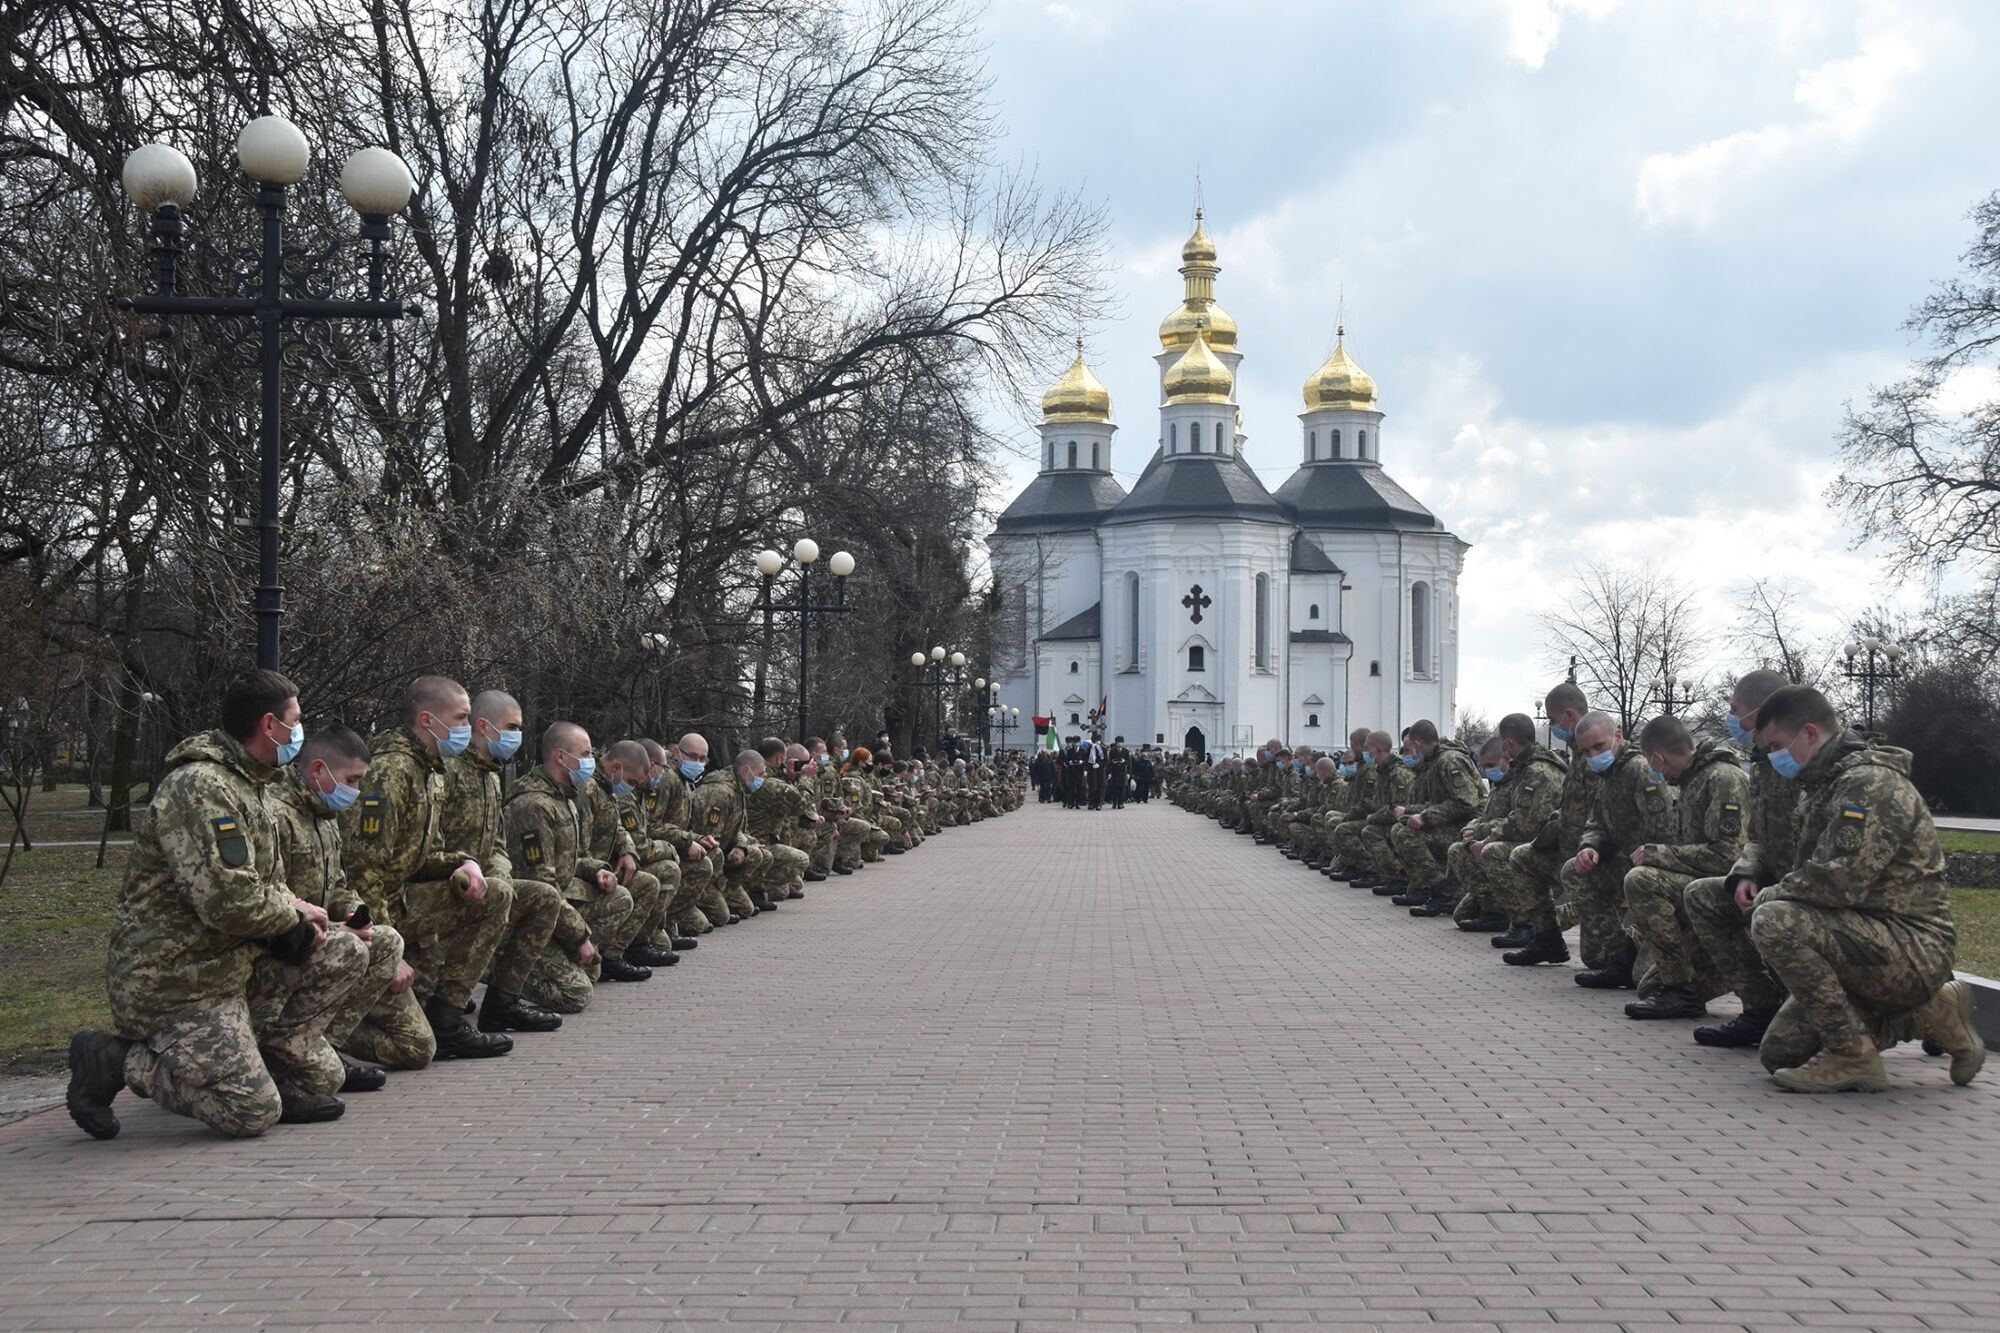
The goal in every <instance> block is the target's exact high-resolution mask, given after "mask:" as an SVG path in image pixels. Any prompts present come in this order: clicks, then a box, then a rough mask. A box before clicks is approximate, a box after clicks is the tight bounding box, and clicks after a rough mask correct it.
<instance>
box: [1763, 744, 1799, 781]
mask: <svg viewBox="0 0 2000 1333" xmlns="http://www.w3.org/2000/svg"><path fill="white" fill-rule="evenodd" d="M1764 757H1765V758H1766V759H1769V760H1770V761H1771V770H1772V771H1773V772H1775V773H1776V774H1777V775H1778V776H1779V777H1781V778H1783V779H1785V780H1786V781H1787V782H1790V781H1791V780H1792V779H1794V778H1796V777H1798V775H1799V774H1800V773H1801V772H1802V771H1803V770H1804V769H1805V765H1804V764H1802V763H1800V762H1799V761H1798V760H1796V759H1794V758H1792V752H1791V751H1790V750H1788V749H1785V748H1783V747H1780V748H1778V749H1776V750H1773V751H1771V752H1770V753H1769V754H1767V755H1765V756H1764Z"/></svg>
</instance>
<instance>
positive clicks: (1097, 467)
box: [1090, 440, 1103, 471]
mask: <svg viewBox="0 0 2000 1333" xmlns="http://www.w3.org/2000/svg"><path fill="white" fill-rule="evenodd" d="M1102 447H1103V446H1102V445H1100V444H1099V443H1098V442H1097V441H1096V440H1092V441H1091V442H1090V466H1091V470H1092V471H1101V470H1102V468H1103V465H1102V464H1100V463H1099V462H1098V461H1097V459H1098V453H1097V451H1098V450H1099V449H1100V448H1102Z"/></svg>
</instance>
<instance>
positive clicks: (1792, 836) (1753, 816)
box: [1729, 746, 1799, 885]
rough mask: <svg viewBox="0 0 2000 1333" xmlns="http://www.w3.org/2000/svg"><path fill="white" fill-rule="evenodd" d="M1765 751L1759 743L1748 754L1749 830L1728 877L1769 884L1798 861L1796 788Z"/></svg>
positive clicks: (1797, 799)
mask: <svg viewBox="0 0 2000 1333" xmlns="http://www.w3.org/2000/svg"><path fill="white" fill-rule="evenodd" d="M1767 754H1768V752H1767V751H1766V750H1764V749H1763V747H1761V746H1759V747H1758V748H1757V749H1755V750H1753V751H1751V754H1750V763H1751V769H1750V834H1749V837H1748V838H1747V839H1746V840H1745V842H1744V844H1743V850H1742V851H1740V852H1738V853H1737V854H1736V864H1735V865H1733V866H1731V867H1730V868H1729V874H1730V877H1731V878H1737V877H1742V878H1747V879H1752V880H1755V881H1756V882H1757V883H1758V884H1760V885H1763V884H1771V883H1775V882H1776V881H1777V880H1779V879H1782V878H1783V877H1784V875H1785V872H1787V871H1789V870H1790V869H1791V868H1792V867H1793V866H1795V865H1797V864H1798V857H1799V814H1798V811H1799V788H1798V784H1797V783H1795V782H1793V781H1791V780H1790V779H1789V778H1781V777H1779V776H1778V770H1777V769H1775V768H1772V767H1771V761H1770V759H1769V758H1768V757H1767Z"/></svg>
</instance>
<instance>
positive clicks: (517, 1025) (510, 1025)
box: [479, 986, 562, 1032]
mask: <svg viewBox="0 0 2000 1333" xmlns="http://www.w3.org/2000/svg"><path fill="white" fill-rule="evenodd" d="M561 1026H562V1015H561V1014H558V1013H556V1012H554V1011H553V1010H549V1009H544V1008H542V1007H541V1006H540V1005H538V1004H529V1003H528V1002H527V1001H526V1000H524V999H522V998H521V997H520V996H518V995H509V994H508V993H507V992H506V991H502V990H495V989H493V987H491V986H488V987H487V988H486V998H485V999H484V1000H482V1001H481V1002H480V1005H479V1030H480V1031H481V1032H506V1031H508V1030H509V1029H512V1030H513V1031H515V1032H554V1031H555V1030H556V1029H557V1028H559V1027H561Z"/></svg>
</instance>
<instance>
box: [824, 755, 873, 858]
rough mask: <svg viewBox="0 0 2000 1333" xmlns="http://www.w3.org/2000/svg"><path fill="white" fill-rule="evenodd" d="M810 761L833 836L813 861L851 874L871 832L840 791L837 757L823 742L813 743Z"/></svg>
mask: <svg viewBox="0 0 2000 1333" xmlns="http://www.w3.org/2000/svg"><path fill="white" fill-rule="evenodd" d="M813 755H814V758H813V762H814V764H815V766H816V767H817V768H818V769H819V775H818V777H817V778H816V779H815V781H816V782H817V783H818V785H819V799H820V804H819V809H820V813H821V814H822V815H824V816H825V817H826V820H827V824H828V827H829V829H830V830H831V831H832V832H833V833H834V836H833V837H831V838H829V839H828V840H827V844H826V845H825V846H823V847H822V848H821V849H820V860H819V861H818V862H817V864H818V865H819V867H820V868H821V869H822V870H827V871H830V872H832V873H833V874H836V875H851V874H853V873H854V870H855V867H856V866H858V865H859V864H860V863H861V854H862V852H863V850H864V849H865V848H866V846H867V843H868V839H869V837H870V836H871V835H872V834H873V833H874V829H873V828H871V827H870V825H869V824H868V821H867V820H865V819H862V818H861V817H860V815H859V813H858V812H857V807H856V806H855V805H853V804H852V803H851V802H850V801H849V800H848V797H847V795H846V794H845V792H844V790H843V783H844V781H845V779H844V778H843V777H842V775H841V773H840V762H841V761H840V760H839V759H837V758H836V757H835V756H834V755H833V754H831V753H830V752H829V751H828V750H827V748H826V743H825V742H824V741H818V742H815V743H814V746H813Z"/></svg>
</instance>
